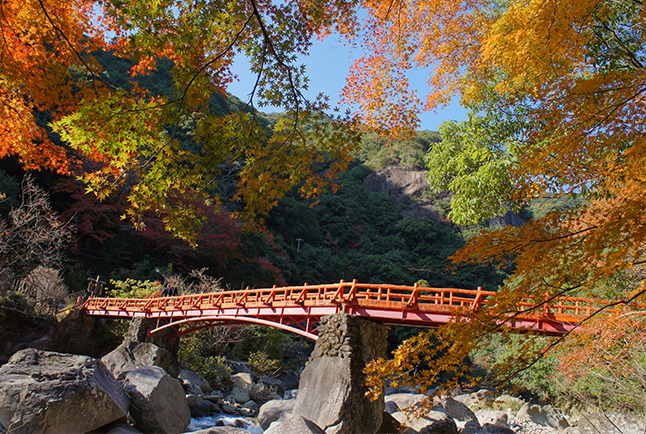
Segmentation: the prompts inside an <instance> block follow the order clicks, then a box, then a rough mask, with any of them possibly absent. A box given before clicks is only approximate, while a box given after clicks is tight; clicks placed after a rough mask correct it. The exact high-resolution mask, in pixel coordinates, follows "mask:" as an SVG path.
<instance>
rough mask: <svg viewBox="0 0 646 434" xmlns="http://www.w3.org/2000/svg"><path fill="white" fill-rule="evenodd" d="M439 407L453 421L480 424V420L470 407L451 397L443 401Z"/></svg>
mask: <svg viewBox="0 0 646 434" xmlns="http://www.w3.org/2000/svg"><path fill="white" fill-rule="evenodd" d="M438 407H439V408H441V409H443V410H444V411H445V412H446V413H447V414H448V415H449V416H451V417H452V418H453V419H457V420H460V421H467V420H472V421H474V422H478V418H477V417H476V415H475V413H474V412H473V411H471V409H470V408H469V407H467V406H466V405H464V404H463V403H461V402H459V401H456V400H455V399H453V398H451V397H448V398H444V399H442V400H441V401H440V403H439V404H438Z"/></svg>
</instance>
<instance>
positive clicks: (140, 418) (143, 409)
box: [124, 366, 191, 433]
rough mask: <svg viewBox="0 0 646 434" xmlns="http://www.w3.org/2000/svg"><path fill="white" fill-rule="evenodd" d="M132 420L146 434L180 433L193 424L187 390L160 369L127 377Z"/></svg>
mask: <svg viewBox="0 0 646 434" xmlns="http://www.w3.org/2000/svg"><path fill="white" fill-rule="evenodd" d="M124 388H125V390H126V392H127V393H128V395H130V399H131V401H132V402H131V405H130V417H131V418H132V421H133V422H134V424H135V426H136V427H137V428H138V429H140V430H141V431H143V432H154V433H178V432H182V431H183V430H184V428H186V427H187V426H188V424H189V423H190V422H191V413H190V411H189V408H188V403H187V402H186V395H184V389H183V388H182V385H181V384H180V383H179V381H178V380H176V379H174V378H171V377H170V376H169V375H168V374H167V373H166V371H164V370H163V369H162V368H160V367H159V366H144V367H141V368H138V369H135V370H134V371H131V372H129V373H128V374H127V375H126V378H125V381H124Z"/></svg>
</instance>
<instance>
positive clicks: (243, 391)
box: [231, 372, 254, 404]
mask: <svg viewBox="0 0 646 434" xmlns="http://www.w3.org/2000/svg"><path fill="white" fill-rule="evenodd" d="M231 381H233V389H232V390H231V395H233V398H234V399H235V401H236V402H237V403H238V404H244V403H245V402H247V401H249V400H250V399H251V395H250V393H251V391H252V389H253V386H254V384H253V380H252V378H251V374H249V373H246V372H239V373H237V374H233V375H232V376H231Z"/></svg>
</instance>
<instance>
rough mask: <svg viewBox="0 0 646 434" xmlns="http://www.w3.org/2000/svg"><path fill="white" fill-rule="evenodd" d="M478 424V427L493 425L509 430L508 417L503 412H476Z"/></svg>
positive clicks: (482, 410) (484, 410) (485, 410)
mask: <svg viewBox="0 0 646 434" xmlns="http://www.w3.org/2000/svg"><path fill="white" fill-rule="evenodd" d="M475 414H476V416H477V418H478V423H480V425H483V426H484V425H486V424H489V425H493V426H500V427H503V428H509V416H508V415H507V413H505V412H504V411H500V410H487V409H480V410H478V411H476V413H475Z"/></svg>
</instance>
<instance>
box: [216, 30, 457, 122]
mask: <svg viewBox="0 0 646 434" xmlns="http://www.w3.org/2000/svg"><path fill="white" fill-rule="evenodd" d="M310 52H311V54H310V56H309V57H307V58H303V59H302V60H301V63H303V64H305V65H306V66H307V72H308V75H309V78H310V83H309V93H310V94H309V95H307V96H309V97H311V98H313V97H314V96H315V95H317V94H318V93H319V92H323V93H324V94H326V95H328V96H329V97H330V102H331V105H332V106H335V105H338V101H339V94H340V92H341V89H342V88H343V86H345V80H346V78H347V76H348V71H349V69H350V65H352V63H353V62H354V60H355V58H357V57H358V56H359V54H360V53H352V52H351V50H350V49H349V48H348V47H346V46H344V45H343V44H342V43H340V42H339V41H338V40H335V38H334V37H328V38H326V39H325V40H324V41H316V42H314V45H313V46H312V48H311V50H310ZM234 73H235V74H237V75H238V76H239V81H236V82H234V83H232V84H231V85H230V86H229V88H228V91H229V92H230V93H232V94H233V95H235V96H237V97H238V98H240V99H242V100H246V98H247V95H248V93H249V92H250V91H251V89H252V88H253V83H254V82H255V76H253V75H251V74H250V73H249V67H248V64H247V63H246V62H245V60H244V58H243V57H242V56H239V58H238V59H237V61H236V64H235V65H234ZM426 77H427V75H426V74H425V73H423V72H419V73H417V74H414V75H411V77H410V79H411V83H412V85H413V86H415V87H416V88H417V89H418V94H419V95H420V97H423V95H425V94H426V92H425V90H424V88H425V84H426V83H425V82H426ZM342 108H343V109H345V108H347V107H342ZM261 110H262V111H264V112H272V111H279V109H277V108H272V107H264V108H262V109H261ZM449 119H455V120H458V121H461V120H465V119H466V111H465V110H464V109H463V108H462V107H460V105H459V104H458V102H457V101H455V102H453V103H451V105H449V106H448V107H446V108H444V109H441V110H438V112H437V113H432V112H424V113H422V114H421V115H420V121H421V125H420V129H422V130H437V129H438V127H439V125H440V124H441V123H442V122H444V121H445V120H449Z"/></svg>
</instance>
